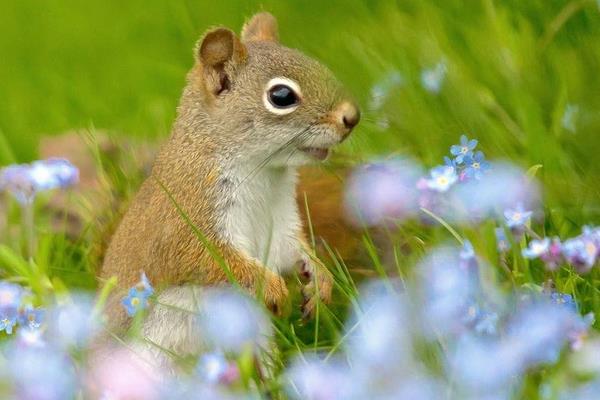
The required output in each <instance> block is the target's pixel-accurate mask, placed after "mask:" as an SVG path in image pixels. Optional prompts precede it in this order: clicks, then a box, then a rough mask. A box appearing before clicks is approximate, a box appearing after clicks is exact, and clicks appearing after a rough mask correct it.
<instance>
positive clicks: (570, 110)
mask: <svg viewBox="0 0 600 400" xmlns="http://www.w3.org/2000/svg"><path fill="white" fill-rule="evenodd" d="M578 116H579V106H578V105H575V104H567V106H566V107H565V112H564V113H563V116H562V118H561V120H560V122H561V124H562V127H563V128H564V129H566V130H568V131H570V132H572V133H575V132H576V131H577V117H578Z"/></svg>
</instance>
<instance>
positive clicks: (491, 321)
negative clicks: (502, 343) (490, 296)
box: [473, 311, 499, 336]
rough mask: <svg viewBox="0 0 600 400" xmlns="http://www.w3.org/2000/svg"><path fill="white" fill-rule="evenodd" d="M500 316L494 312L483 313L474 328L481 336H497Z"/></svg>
mask: <svg viewBox="0 0 600 400" xmlns="http://www.w3.org/2000/svg"><path fill="white" fill-rule="evenodd" d="M498 319H499V317H498V314H497V313H495V312H493V311H481V312H480V313H479V318H478V320H477V322H476V323H475V327H474V328H473V329H474V330H475V332H476V333H478V334H480V335H490V336H491V335H495V334H496V333H497V332H498Z"/></svg>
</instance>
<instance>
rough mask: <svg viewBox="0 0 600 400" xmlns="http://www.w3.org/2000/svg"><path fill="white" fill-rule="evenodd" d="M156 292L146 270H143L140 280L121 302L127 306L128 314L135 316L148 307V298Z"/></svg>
mask: <svg viewBox="0 0 600 400" xmlns="http://www.w3.org/2000/svg"><path fill="white" fill-rule="evenodd" d="M152 294H154V289H153V288H152V285H150V281H149V280H148V277H147V276H146V274H145V273H144V272H142V275H141V279H140V282H139V283H138V284H137V285H136V286H134V287H132V288H131V289H129V293H128V294H127V297H125V298H123V300H122V301H121V303H122V304H123V306H124V307H125V310H126V311H127V314H129V316H130V317H133V316H134V315H136V314H137V313H138V311H140V310H145V309H146V308H148V299H149V298H150V296H152Z"/></svg>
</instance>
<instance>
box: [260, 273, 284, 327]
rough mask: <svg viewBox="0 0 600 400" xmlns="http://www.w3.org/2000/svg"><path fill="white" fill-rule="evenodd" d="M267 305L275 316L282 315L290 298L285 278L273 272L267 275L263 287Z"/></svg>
mask: <svg viewBox="0 0 600 400" xmlns="http://www.w3.org/2000/svg"><path fill="white" fill-rule="evenodd" d="M263 298H264V300H265V305H266V306H267V308H268V309H269V310H271V311H272V312H273V314H275V315H278V316H279V315H281V314H282V312H283V310H284V309H285V304H286V302H287V298H288V289H287V286H286V284H285V281H284V280H283V278H282V277H281V276H279V275H277V274H275V273H273V272H271V271H267V273H266V275H265V283H264V287H263Z"/></svg>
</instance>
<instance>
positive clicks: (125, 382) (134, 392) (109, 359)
mask: <svg viewBox="0 0 600 400" xmlns="http://www.w3.org/2000/svg"><path fill="white" fill-rule="evenodd" d="M163 377H164V371H160V370H158V369H157V368H156V366H155V365H153V364H152V363H151V362H149V361H148V360H146V359H144V358H142V356H139V355H137V354H136V353H135V352H134V350H132V349H128V348H121V347H119V348H114V349H105V350H103V352H102V353H101V354H98V355H96V357H95V358H94V359H93V360H92V363H91V369H90V371H89V372H88V374H87V378H86V380H87V387H88V390H89V391H90V392H92V393H94V394H95V398H99V397H100V396H103V398H105V399H110V400H112V399H115V400H126V399H127V400H130V399H131V400H154V399H156V400H158V399H161V398H163V397H161V396H160V388H161V382H162V378H163Z"/></svg>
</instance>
